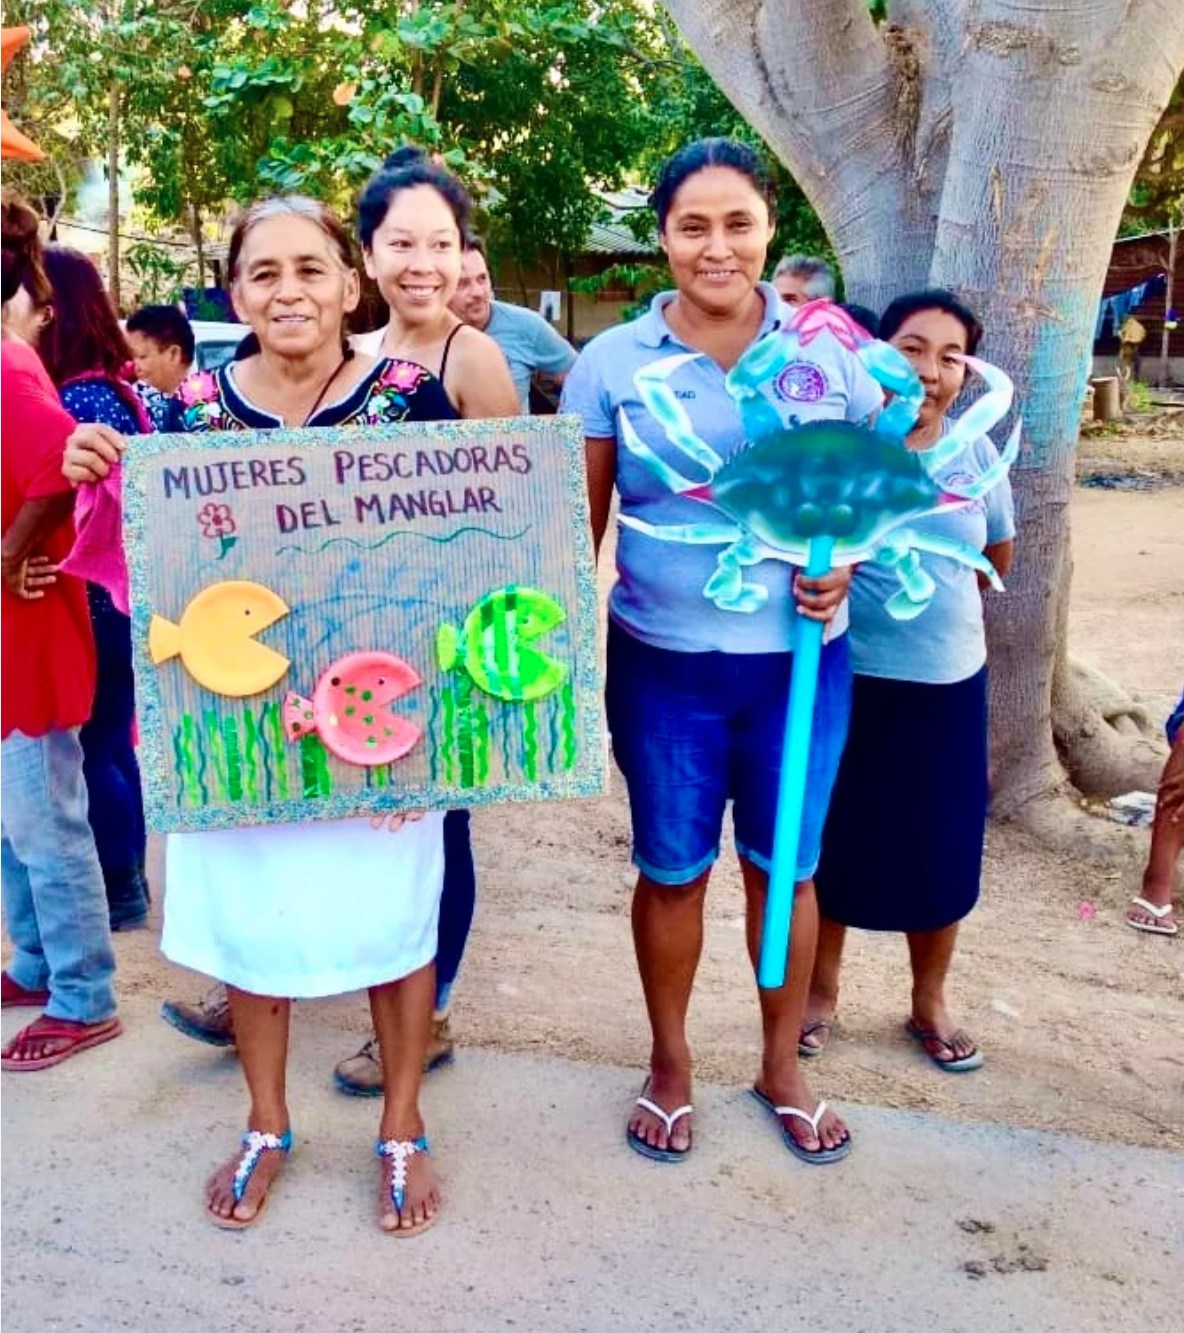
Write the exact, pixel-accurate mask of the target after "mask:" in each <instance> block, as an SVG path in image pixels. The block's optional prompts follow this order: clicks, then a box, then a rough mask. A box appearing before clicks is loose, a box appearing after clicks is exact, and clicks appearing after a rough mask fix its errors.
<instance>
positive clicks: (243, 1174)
mask: <svg viewBox="0 0 1184 1333" xmlns="http://www.w3.org/2000/svg"><path fill="white" fill-rule="evenodd" d="M291 1151H292V1131H291V1130H290V1129H288V1130H285V1131H284V1132H283V1133H282V1134H263V1133H261V1132H260V1131H259V1130H257V1129H249V1130H247V1132H246V1133H245V1134H244V1135H243V1152H242V1156H241V1157H240V1158H239V1159H238V1164H237V1165H236V1166H235V1168H234V1183H233V1186H232V1189H233V1193H234V1203H235V1207H236V1208H237V1207H238V1205H239V1204H240V1203H242V1201H243V1195H244V1194H246V1192H247V1186H248V1185H249V1184H250V1183H251V1177H252V1176H253V1175H254V1174H255V1168H256V1167H257V1166H258V1165H259V1159H260V1158H261V1157H262V1156H263V1154H264V1153H265V1152H282V1153H284V1154H285V1155H287V1154H288V1153H290V1152H291ZM270 1197H271V1191H270V1190H268V1192H267V1193H266V1194H265V1195H264V1196H263V1198H262V1199H260V1201H259V1207H258V1208H256V1210H255V1215H254V1217H247V1218H242V1217H235V1216H234V1215H233V1214H231V1216H230V1217H219V1216H218V1215H217V1214H216V1213H210V1221H211V1222H213V1224H214V1225H215V1226H216V1227H221V1228H222V1230H224V1231H242V1230H243V1229H244V1228H246V1227H251V1226H254V1225H255V1223H256V1222H258V1221H259V1219H260V1217H262V1216H263V1210H264V1208H266V1207H267V1200H268V1199H269V1198H270Z"/></svg>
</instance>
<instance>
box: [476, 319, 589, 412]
mask: <svg viewBox="0 0 1184 1333" xmlns="http://www.w3.org/2000/svg"><path fill="white" fill-rule="evenodd" d="M485 332H486V333H488V334H489V336H490V337H491V338H492V339H493V341H494V342H495V343H497V345H498V346H499V347H500V348H501V349H502V354H503V355H504V356H505V358H506V360H507V361H508V362H509V363H510V374H511V376H513V379H514V388H515V389H517V390H518V401H519V402H520V403H521V404H522V410H523V412H529V411H530V377H531V376H532V375H533V374H534V372H535V371H536V370H541V371H543V372H544V373H545V374H548V375H558V374H560V373H562V372H563V371H565V370H570V369H571V365H572V362H573V361H575V359H576V351H575V348H574V347H572V345H571V343H569V342H568V341H567V339H566V338H564V337H563V336H562V335H561V334H559V333H557V332H556V331H555V329H554V328H552V327H551V325H550V324H549V323H548V322H547V321H546V320H545V319H544V318H543V317H542V315H539V314H536V313H535V311H533V310H527V308H526V307H525V306H521V305H511V304H510V303H509V302H507V301H494V303H493V310H492V313H491V314H490V316H489V323H488V324H486V326H485Z"/></svg>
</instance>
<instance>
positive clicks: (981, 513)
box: [850, 435, 1015, 685]
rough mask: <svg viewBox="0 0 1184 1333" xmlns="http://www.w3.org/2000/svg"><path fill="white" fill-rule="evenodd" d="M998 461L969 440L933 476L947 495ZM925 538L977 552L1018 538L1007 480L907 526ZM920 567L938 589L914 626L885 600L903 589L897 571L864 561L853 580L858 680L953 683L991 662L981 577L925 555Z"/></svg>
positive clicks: (982, 441)
mask: <svg viewBox="0 0 1184 1333" xmlns="http://www.w3.org/2000/svg"><path fill="white" fill-rule="evenodd" d="M998 459H999V454H998V451H997V450H996V448H995V446H994V445H993V444H992V443H991V441H990V440H989V439H988V438H987V437H986V436H985V435H983V436H980V437H979V438H978V439H977V440H972V441H971V442H970V443H969V444H968V445H967V446H966V447H965V449H963V450H962V452H961V453H960V454H958V455H957V456H956V457H955V458H953V459H951V460H950V462H948V463H947V464H946V465H945V466H944V467H943V468H942V469H941V470H940V471H939V472H938V473H937V475H936V478H935V480H937V481H938V483H939V484H942V485H944V486H945V487H946V488H947V489H951V490H956V489H957V488H958V486H959V485H960V484H962V485H964V484H965V483H966V482H969V481H973V480H974V479H975V478H976V477H980V476H982V474H983V473H984V472H985V471H986V470H987V468H989V467H990V466H991V464H993V463H995V462H997V461H998ZM908 526H909V527H910V528H911V529H912V530H913V531H914V532H916V533H918V534H919V535H922V536H926V537H940V538H943V539H944V540H947V541H955V542H960V543H962V544H963V545H964V546H969V547H971V548H972V549H973V550H975V551H981V550H983V548H984V547H987V546H993V545H994V544H995V543H996V542H1004V541H1009V540H1010V539H1011V538H1013V537H1014V536H1015V510H1014V507H1013V503H1012V497H1011V483H1010V481H1008V479H1007V478H1006V477H1004V478H1003V480H1002V481H1001V482H1000V483H999V484H998V485H997V486H996V487H994V488H993V489H992V490H989V491H988V492H987V493H986V495H984V496H983V497H982V499H980V500H974V501H972V502H971V503H970V504H968V505H966V506H965V507H963V508H960V509H951V510H949V511H948V512H947V513H944V514H928V515H926V516H925V517H924V518H918V519H914V521H913V522H912V523H910V524H909V525H908ZM921 565H922V567H923V568H924V569H925V572H926V573H927V574H929V576H930V577H931V578H932V579H933V581H934V583H935V584H936V585H937V587H936V591H935V592H934V594H933V600H932V601H931V602H930V603H929V605H928V606H927V607H926V608H925V610H924V611H923V612H922V613H921V614H920V615H919V616H918V617H917V618H916V619H915V620H893V619H892V617H891V616H890V615H889V614H888V611H887V602H888V599H889V598H890V597H891V596H893V594H894V593H896V592H897V590H898V589H899V588H900V583H899V581H898V580H897V578H896V575H895V573H894V572H893V571H892V570H891V569H888V568H887V567H886V566H884V565H879V564H877V563H876V562H875V561H874V560H866V561H864V563H863V564H861V565H860V566H859V568H858V569H857V570H856V571H855V577H854V578H853V579H852V581H851V597H850V603H851V636H850V638H851V665H852V666H853V667H854V669H855V672H856V674H857V675H860V676H878V677H880V678H881V679H885V680H908V681H915V682H918V683H921V684H926V685H953V684H955V683H956V682H957V681H960V680H968V679H969V678H970V677H971V676H973V675H975V673H976V672H978V671H980V670H981V669H982V667H983V665H984V664H985V663H986V660H987V640H986V634H985V632H984V630H983V599H982V593H981V592H980V591H979V586H978V575H977V574H976V573H975V572H974V570H973V569H970V568H968V567H967V566H966V565H963V564H959V563H958V562H957V561H956V560H951V559H950V557H949V556H945V555H934V554H932V553H930V552H922V553H921Z"/></svg>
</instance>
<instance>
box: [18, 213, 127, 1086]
mask: <svg viewBox="0 0 1184 1333" xmlns="http://www.w3.org/2000/svg"><path fill="white" fill-rule="evenodd" d="M49 298H50V291H49V284H48V282H47V280H46V277H45V271H44V269H43V268H42V265H41V247H40V242H39V241H38V238H37V215H36V213H34V212H33V210H32V209H31V208H30V207H29V205H28V204H26V203H24V202H23V201H22V200H19V199H16V198H12V197H6V198H5V199H4V202H3V303H4V304H3V321H2V328H0V332H2V339H0V385H2V389H3V398H4V450H3V455H2V459H0V473H2V486H0V510H2V512H0V525H2V528H3V545H2V562H0V573H2V575H3V588H2V591H0V611H2V618H0V620H2V632H3V642H2V645H0V647H2V654H0V656H2V659H3V665H2V668H0V670H2V687H3V703H2V705H0V734H2V737H3V739H2V741H0V755H2V758H3V765H2V769H0V784H2V785H0V796H2V798H3V814H2V816H0V832H2V839H0V844H2V857H3V859H2V870H3V890H4V893H3V897H4V917H5V922H6V925H7V927H8V934H9V938H10V939H11V941H12V945H13V956H12V961H11V963H10V964H9V966H8V968H7V970H6V971H5V972H4V973H3V975H2V976H0V988H2V1003H3V1005H4V1007H5V1008H7V1007H9V1006H11V1005H26V1006H29V1007H35V1008H42V1007H44V1010H45V1012H44V1014H43V1015H42V1016H41V1017H40V1018H37V1019H35V1020H34V1021H33V1022H32V1023H31V1024H29V1026H28V1027H26V1028H24V1029H22V1031H20V1032H19V1033H18V1034H17V1035H16V1036H15V1037H14V1038H13V1039H12V1041H10V1042H8V1043H6V1044H5V1046H4V1048H3V1052H2V1054H0V1068H3V1069H6V1070H19V1071H23V1072H29V1071H32V1070H37V1069H46V1068H48V1067H49V1066H50V1065H55V1064H59V1063H60V1062H61V1061H62V1060H65V1059H67V1058H68V1057H69V1056H71V1055H75V1054H77V1053H78V1052H79V1051H82V1050H86V1049H87V1048H88V1047H91V1046H97V1045H98V1044H99V1043H100V1042H104V1041H109V1040H110V1039H111V1038H112V1037H117V1036H118V1035H119V1033H120V1031H121V1030H122V1029H121V1027H120V1022H119V1019H118V1018H117V1017H116V1016H115V992H114V989H113V987H112V979H113V977H114V973H115V957H114V954H113V953H112V950H111V934H110V927H109V925H108V920H107V900H106V894H105V892H104V888H103V877H102V872H101V870H100V868H99V859H98V855H97V853H96V851H95V842H94V836H93V834H92V833H91V830H90V825H89V823H88V822H87V797H86V784H85V782H84V780H83V775H82V746H81V743H80V741H79V737H78V733H79V728H80V727H81V726H82V724H83V723H84V722H85V721H86V720H87V719H88V718H89V716H90V712H91V705H92V702H93V699H94V688H95V652H94V643H93V641H92V637H91V629H90V615H89V612H88V609H87V602H86V590H85V588H84V586H83V585H82V583H80V582H79V581H78V580H77V579H73V578H70V577H69V576H67V575H57V576H48V575H41V576H37V575H35V574H34V575H31V574H30V570H31V569H32V570H36V569H37V568H38V563H37V559H36V558H39V557H40V558H47V559H48V561H49V563H50V565H53V564H55V563H56V562H57V561H58V560H61V559H62V558H63V557H64V556H65V555H66V553H67V552H68V551H69V549H70V546H71V545H72V543H73V539H74V525H73V522H72V519H71V515H72V512H73V507H74V497H73V493H72V491H71V489H70V485H69V483H68V482H67V481H66V480H65V478H64V477H62V475H61V459H62V452H63V449H64V447H65V443H66V440H67V438H69V437H70V435H71V433H72V432H73V431H74V420H73V418H72V417H71V416H70V415H69V413H67V412H66V411H65V409H64V408H63V407H62V405H61V403H60V402H59V401H58V396H57V393H56V392H55V390H54V387H53V384H52V383H51V382H50V379H49V376H48V375H47V374H46V373H45V369H44V367H43V366H42V365H41V362H40V361H39V360H38V359H37V354H36V353H35V352H34V351H33V349H32V347H31V346H30V345H29V342H30V341H31V339H33V338H35V336H36V333H37V331H38V330H39V329H40V327H41V325H42V324H43V323H44V320H45V318H46V311H47V309H48V306H49ZM41 563H42V564H44V560H42V561H41Z"/></svg>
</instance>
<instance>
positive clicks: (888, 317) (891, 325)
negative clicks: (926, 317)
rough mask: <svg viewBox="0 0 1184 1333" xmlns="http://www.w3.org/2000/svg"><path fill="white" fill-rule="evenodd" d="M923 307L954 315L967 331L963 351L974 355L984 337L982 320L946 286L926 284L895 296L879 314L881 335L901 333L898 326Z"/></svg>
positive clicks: (886, 338)
mask: <svg viewBox="0 0 1184 1333" xmlns="http://www.w3.org/2000/svg"><path fill="white" fill-rule="evenodd" d="M923 310H941V311H943V312H944V313H945V314H947V315H951V316H953V318H954V319H956V320H957V321H958V323H959V324H961V325H962V327H963V328H964V329H965V330H966V351H967V353H968V354H969V355H970V356H974V355H975V353H976V352H977V351H978V345H979V343H980V342H982V340H983V326H982V321H981V320H980V319H979V317H978V316H977V315H976V314H975V313H974V311H973V310H971V308H970V307H969V306H968V305H966V304H965V302H963V301H959V300H958V298H957V297H956V296H955V295H954V293H953V292H951V291H948V290H947V289H946V288H945V287H928V288H926V289H925V290H924V291H920V292H908V293H907V294H906V295H904V296H898V297H897V298H896V300H895V301H893V302H892V303H891V305H889V306H888V308H887V309H886V310H885V311H884V313H883V314H882V315H881V316H880V337H881V338H882V339H883V340H884V341H885V342H891V341H892V338H893V337H894V336H895V335H896V334H897V333H899V332H900V329H901V326H902V325H903V324H904V323H905V321H906V320H908V319H911V318H912V316H913V315H919V314H920V313H921V312H922V311H923Z"/></svg>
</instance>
